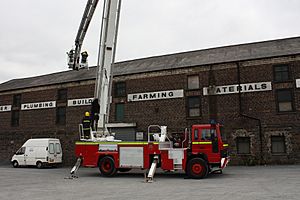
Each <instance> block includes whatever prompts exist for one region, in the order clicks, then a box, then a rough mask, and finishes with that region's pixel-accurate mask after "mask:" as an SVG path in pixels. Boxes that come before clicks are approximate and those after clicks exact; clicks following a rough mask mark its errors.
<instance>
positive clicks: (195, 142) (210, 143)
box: [193, 142, 212, 144]
mask: <svg viewBox="0 0 300 200" xmlns="http://www.w3.org/2000/svg"><path fill="white" fill-rule="evenodd" d="M193 144H212V143H211V142H193Z"/></svg>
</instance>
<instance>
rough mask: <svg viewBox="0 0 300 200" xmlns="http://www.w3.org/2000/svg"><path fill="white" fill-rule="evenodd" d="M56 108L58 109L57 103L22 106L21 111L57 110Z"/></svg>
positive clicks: (47, 102) (49, 102)
mask: <svg viewBox="0 0 300 200" xmlns="http://www.w3.org/2000/svg"><path fill="white" fill-rule="evenodd" d="M55 107H56V101H45V102H36V103H25V104H21V110H36V109H46V108H55Z"/></svg>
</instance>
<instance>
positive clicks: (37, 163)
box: [36, 161, 43, 169]
mask: <svg viewBox="0 0 300 200" xmlns="http://www.w3.org/2000/svg"><path fill="white" fill-rule="evenodd" d="M36 167H37V168H38V169H42V168H43V163H42V162H41V161H37V162H36Z"/></svg>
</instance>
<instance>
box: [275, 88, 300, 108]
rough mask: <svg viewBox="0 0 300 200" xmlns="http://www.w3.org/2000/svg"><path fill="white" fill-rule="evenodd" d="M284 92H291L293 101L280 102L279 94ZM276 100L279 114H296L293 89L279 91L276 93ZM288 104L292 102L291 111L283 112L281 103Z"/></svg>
mask: <svg viewBox="0 0 300 200" xmlns="http://www.w3.org/2000/svg"><path fill="white" fill-rule="evenodd" d="M282 91H289V92H290V96H291V101H279V93H280V92H282ZM275 99H276V101H275V102H276V110H277V112H278V113H289V112H294V111H295V102H294V92H293V90H292V89H291V88H286V89H277V90H276V91H275ZM286 102H290V103H291V110H287V111H281V110H280V105H279V104H280V103H286Z"/></svg>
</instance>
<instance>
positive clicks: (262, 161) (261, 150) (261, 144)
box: [236, 62, 265, 165]
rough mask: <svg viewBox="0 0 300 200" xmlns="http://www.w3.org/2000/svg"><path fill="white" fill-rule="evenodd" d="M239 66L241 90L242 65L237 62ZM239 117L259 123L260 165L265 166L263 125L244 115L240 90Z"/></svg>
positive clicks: (238, 77)
mask: <svg viewBox="0 0 300 200" xmlns="http://www.w3.org/2000/svg"><path fill="white" fill-rule="evenodd" d="M236 65H237V79H238V85H239V88H240V86H241V73H240V63H239V62H237V63H236ZM238 94H239V115H240V116H241V117H245V118H248V119H251V120H254V121H257V122H258V134H259V141H260V149H259V150H260V164H261V165H263V164H265V161H264V156H263V141H262V140H263V135H262V125H261V120H260V119H259V118H256V117H252V116H249V115H246V114H244V113H243V108H242V93H241V90H239V93H238Z"/></svg>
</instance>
